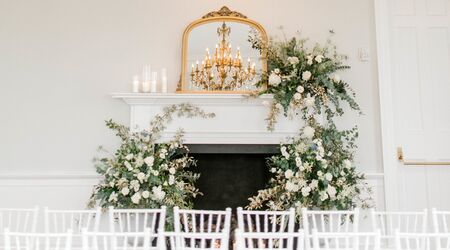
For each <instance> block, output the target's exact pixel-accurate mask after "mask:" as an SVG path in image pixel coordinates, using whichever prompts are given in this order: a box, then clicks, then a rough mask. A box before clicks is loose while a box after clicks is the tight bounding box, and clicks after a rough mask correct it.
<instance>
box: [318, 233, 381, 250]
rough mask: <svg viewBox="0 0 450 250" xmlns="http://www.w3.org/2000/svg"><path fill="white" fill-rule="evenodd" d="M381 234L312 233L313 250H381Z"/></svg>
mask: <svg viewBox="0 0 450 250" xmlns="http://www.w3.org/2000/svg"><path fill="white" fill-rule="evenodd" d="M380 236H381V234H380V232H379V231H377V232H375V233H372V232H368V233H354V232H344V233H342V232H341V233H330V232H318V231H317V230H316V229H313V231H312V238H313V244H312V247H311V248H312V249H313V250H379V249H380Z"/></svg>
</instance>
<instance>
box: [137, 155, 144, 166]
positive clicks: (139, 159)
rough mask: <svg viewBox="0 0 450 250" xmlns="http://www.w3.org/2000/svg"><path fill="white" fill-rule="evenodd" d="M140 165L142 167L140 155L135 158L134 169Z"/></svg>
mask: <svg viewBox="0 0 450 250" xmlns="http://www.w3.org/2000/svg"><path fill="white" fill-rule="evenodd" d="M142 165H144V159H142V155H139V156H138V157H137V158H136V167H138V168H139V167H141V166H142Z"/></svg>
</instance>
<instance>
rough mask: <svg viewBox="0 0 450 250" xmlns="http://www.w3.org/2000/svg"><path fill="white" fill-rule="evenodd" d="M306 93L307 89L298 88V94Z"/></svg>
mask: <svg viewBox="0 0 450 250" xmlns="http://www.w3.org/2000/svg"><path fill="white" fill-rule="evenodd" d="M304 91H305V88H303V86H298V87H297V92H298V93H300V94H301V93H303V92H304Z"/></svg>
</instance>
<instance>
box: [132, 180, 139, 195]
mask: <svg viewBox="0 0 450 250" xmlns="http://www.w3.org/2000/svg"><path fill="white" fill-rule="evenodd" d="M140 187H141V185H139V181H137V180H132V181H130V188H132V189H133V190H134V192H137V191H139V188H140Z"/></svg>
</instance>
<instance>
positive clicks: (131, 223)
mask: <svg viewBox="0 0 450 250" xmlns="http://www.w3.org/2000/svg"><path fill="white" fill-rule="evenodd" d="M165 223H166V207H165V206H162V207H161V208H159V209H116V208H113V207H110V208H109V227H110V231H111V232H120V233H125V232H128V233H130V232H142V231H143V230H144V229H145V228H150V230H151V233H152V234H155V233H159V232H164V227H165Z"/></svg>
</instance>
